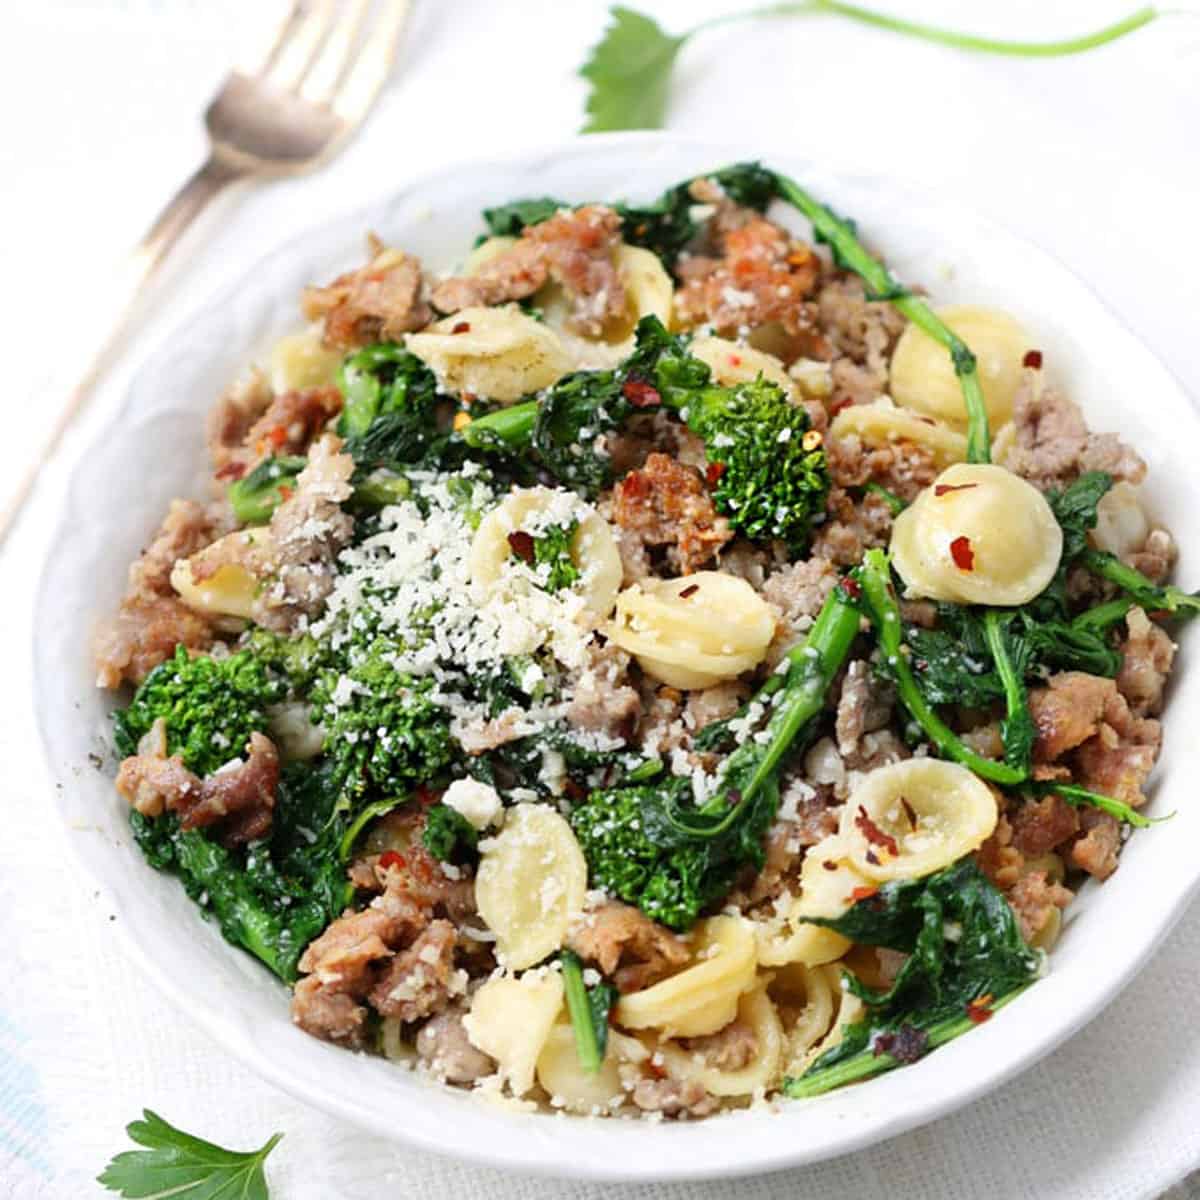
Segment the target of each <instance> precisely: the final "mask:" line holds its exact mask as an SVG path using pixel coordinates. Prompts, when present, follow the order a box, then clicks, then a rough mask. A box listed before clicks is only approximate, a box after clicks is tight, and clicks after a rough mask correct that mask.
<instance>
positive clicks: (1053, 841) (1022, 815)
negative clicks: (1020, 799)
mask: <svg viewBox="0 0 1200 1200" xmlns="http://www.w3.org/2000/svg"><path fill="white" fill-rule="evenodd" d="M1010 820H1011V822H1012V828H1013V845H1014V846H1016V848H1017V849H1018V850H1019V851H1020V852H1021V853H1022V854H1024V855H1027V856H1028V857H1029V858H1037V857H1038V855H1040V854H1047V853H1049V852H1050V851H1051V850H1053V849H1054V848H1055V847H1056V846H1061V845H1062V843H1063V842H1065V841H1066V840H1067V839H1068V838H1071V837H1074V836H1075V834H1077V833H1078V832H1079V814H1078V813H1077V812H1076V810H1075V809H1073V808H1072V807H1071V806H1070V805H1069V804H1067V803H1066V802H1065V801H1064V800H1062V799H1061V797H1059V796H1055V795H1048V796H1043V797H1042V798H1041V799H1040V800H1029V801H1027V802H1026V803H1024V804H1022V805H1020V806H1018V807H1017V808H1016V809H1015V810H1014V811H1013V813H1012V815H1011V817H1010Z"/></svg>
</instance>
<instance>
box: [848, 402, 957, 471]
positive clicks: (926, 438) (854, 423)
mask: <svg viewBox="0 0 1200 1200" xmlns="http://www.w3.org/2000/svg"><path fill="white" fill-rule="evenodd" d="M829 433H830V435H831V436H832V437H834V438H844V437H847V436H849V435H851V434H854V435H856V436H857V437H859V438H861V439H862V441H863V442H865V443H866V444H867V445H868V446H886V445H887V444H888V443H889V442H913V443H915V444H916V445H918V446H925V447H927V448H928V449H929V450H930V451H932V453H933V460H934V462H935V463H936V464H937V465H938V466H939V467H948V466H949V465H950V464H951V463H957V462H962V461H963V459H964V458H966V457H967V439H966V437H965V436H964V435H963V434H962V433H960V432H959V431H958V430H957V429H951V428H950V427H949V426H948V425H945V424H943V423H942V422H940V421H935V420H933V419H932V418H931V417H925V416H921V415H919V414H917V413H915V412H911V411H909V410H908V409H905V408H897V407H896V405H895V404H894V403H893V402H892V401H891V400H890V399H889V398H888V397H887V396H881V397H880V398H879V399H878V400H875V401H873V402H872V403H871V404H852V405H850V406H849V407H848V408H843V409H842V411H841V412H839V413H838V414H837V416H836V417H834V418H833V423H832V424H831V425H830V427H829Z"/></svg>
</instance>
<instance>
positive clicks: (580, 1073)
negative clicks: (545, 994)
mask: <svg viewBox="0 0 1200 1200" xmlns="http://www.w3.org/2000/svg"><path fill="white" fill-rule="evenodd" d="M648 1055H649V1051H648V1050H647V1049H646V1048H645V1047H644V1046H643V1045H642V1044H641V1042H639V1041H638V1040H637V1039H636V1038H631V1037H628V1036H626V1035H625V1034H623V1033H620V1032H619V1031H617V1030H615V1029H610V1030H609V1032H608V1045H607V1047H606V1048H605V1052H604V1061H603V1062H602V1063H601V1064H600V1070H599V1071H597V1072H596V1073H595V1074H594V1075H589V1074H588V1073H587V1072H586V1071H585V1070H584V1069H583V1068H582V1067H581V1066H580V1065H579V1051H578V1050H576V1048H575V1031H574V1029H573V1028H572V1027H571V1025H570V1024H569V1023H567V1022H560V1023H559V1024H557V1025H555V1026H554V1028H553V1029H552V1030H551V1031H550V1036H549V1037H548V1038H547V1039H546V1042H545V1044H544V1045H543V1046H542V1052H541V1054H540V1055H539V1056H538V1060H537V1080H538V1083H540V1084H541V1085H542V1089H543V1091H545V1093H546V1095H548V1096H549V1097H550V1102H551V1104H552V1106H553V1107H555V1108H559V1107H562V1108H565V1109H567V1110H568V1111H569V1112H578V1113H595V1112H609V1111H611V1110H612V1109H614V1108H618V1107H619V1106H620V1105H621V1103H622V1102H623V1100H624V1099H625V1093H624V1089H623V1088H622V1087H621V1076H620V1067H621V1064H622V1063H625V1062H641V1061H644V1060H645V1059H646V1058H647V1057H648Z"/></svg>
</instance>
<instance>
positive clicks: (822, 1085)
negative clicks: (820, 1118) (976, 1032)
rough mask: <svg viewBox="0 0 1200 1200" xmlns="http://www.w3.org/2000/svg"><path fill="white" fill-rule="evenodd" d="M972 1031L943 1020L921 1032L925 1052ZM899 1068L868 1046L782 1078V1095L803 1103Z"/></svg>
mask: <svg viewBox="0 0 1200 1200" xmlns="http://www.w3.org/2000/svg"><path fill="white" fill-rule="evenodd" d="M1028 986H1029V985H1028V984H1025V985H1024V986H1023V987H1019V988H1016V989H1015V990H1013V991H1011V992H1008V993H1007V994H1006V995H1004V996H1001V997H1000V999H998V1000H993V1001H992V1002H991V1003H990V1004H989V1005H988V1009H989V1010H990V1011H991V1012H995V1011H996V1010H997V1009H1000V1008H1003V1007H1004V1006H1005V1005H1006V1004H1008V1003H1009V1002H1010V1001H1012V1000H1015V999H1016V998H1017V997H1018V996H1019V995H1020V994H1021V993H1022V992H1023V991H1024V990H1025V988H1026V987H1028ZM974 1028H975V1022H974V1021H972V1020H971V1018H970V1017H968V1016H967V1015H966V1014H964V1015H963V1016H961V1017H957V1016H956V1017H944V1018H943V1019H942V1020H940V1021H936V1022H935V1023H934V1024H932V1025H930V1026H929V1028H928V1029H926V1030H925V1034H926V1036H927V1037H928V1039H929V1040H928V1041H927V1042H926V1047H927V1049H928V1050H936V1049H937V1048H938V1047H939V1046H943V1045H945V1044H946V1042H949V1041H952V1040H953V1039H954V1038H956V1037H958V1036H959V1035H960V1034H963V1033H969V1032H970V1031H971V1030H972V1029H974ZM901 1065H902V1064H901V1062H900V1061H899V1060H898V1059H895V1058H893V1057H892V1056H891V1055H890V1054H876V1053H875V1051H874V1049H873V1048H872V1047H869V1046H868V1047H867V1049H865V1050H863V1051H862V1052H861V1053H859V1054H855V1055H853V1056H852V1057H850V1058H847V1059H843V1061H842V1062H840V1063H837V1064H836V1065H835V1066H832V1067H826V1068H824V1069H822V1070H815V1071H813V1070H810V1071H808V1072H806V1073H805V1074H803V1075H801V1076H799V1078H793V1077H789V1078H787V1079H785V1080H784V1081H783V1088H782V1089H781V1090H782V1091H783V1094H784V1095H785V1096H790V1097H791V1098H792V1099H793V1100H807V1099H808V1098H809V1097H811V1096H819V1095H821V1093H822V1092H829V1091H832V1090H833V1089H834V1088H838V1087H842V1086H843V1085H844V1084H847V1083H856V1082H857V1081H858V1080H860V1079H867V1078H868V1077H870V1076H872V1075H881V1074H882V1073H883V1072H884V1071H890V1070H891V1069H892V1068H893V1067H899V1066H901Z"/></svg>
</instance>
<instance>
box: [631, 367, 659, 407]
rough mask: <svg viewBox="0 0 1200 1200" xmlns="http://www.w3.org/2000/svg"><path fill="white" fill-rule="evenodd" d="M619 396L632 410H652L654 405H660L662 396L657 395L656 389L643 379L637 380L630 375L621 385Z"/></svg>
mask: <svg viewBox="0 0 1200 1200" xmlns="http://www.w3.org/2000/svg"><path fill="white" fill-rule="evenodd" d="M621 395H622V396H624V397H625V399H626V400H628V401H629V403H630V404H632V405H633V407H634V408H654V407H655V405H658V404H661V403H662V396H660V395H659V392H658V388H656V387H655V386H654V384H652V383H648V382H647V381H646V380H645V379H638V377H637V376H636V375H631V376H630V377H629V378H628V379H627V380H625V382H624V383H623V384H622V385H621Z"/></svg>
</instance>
